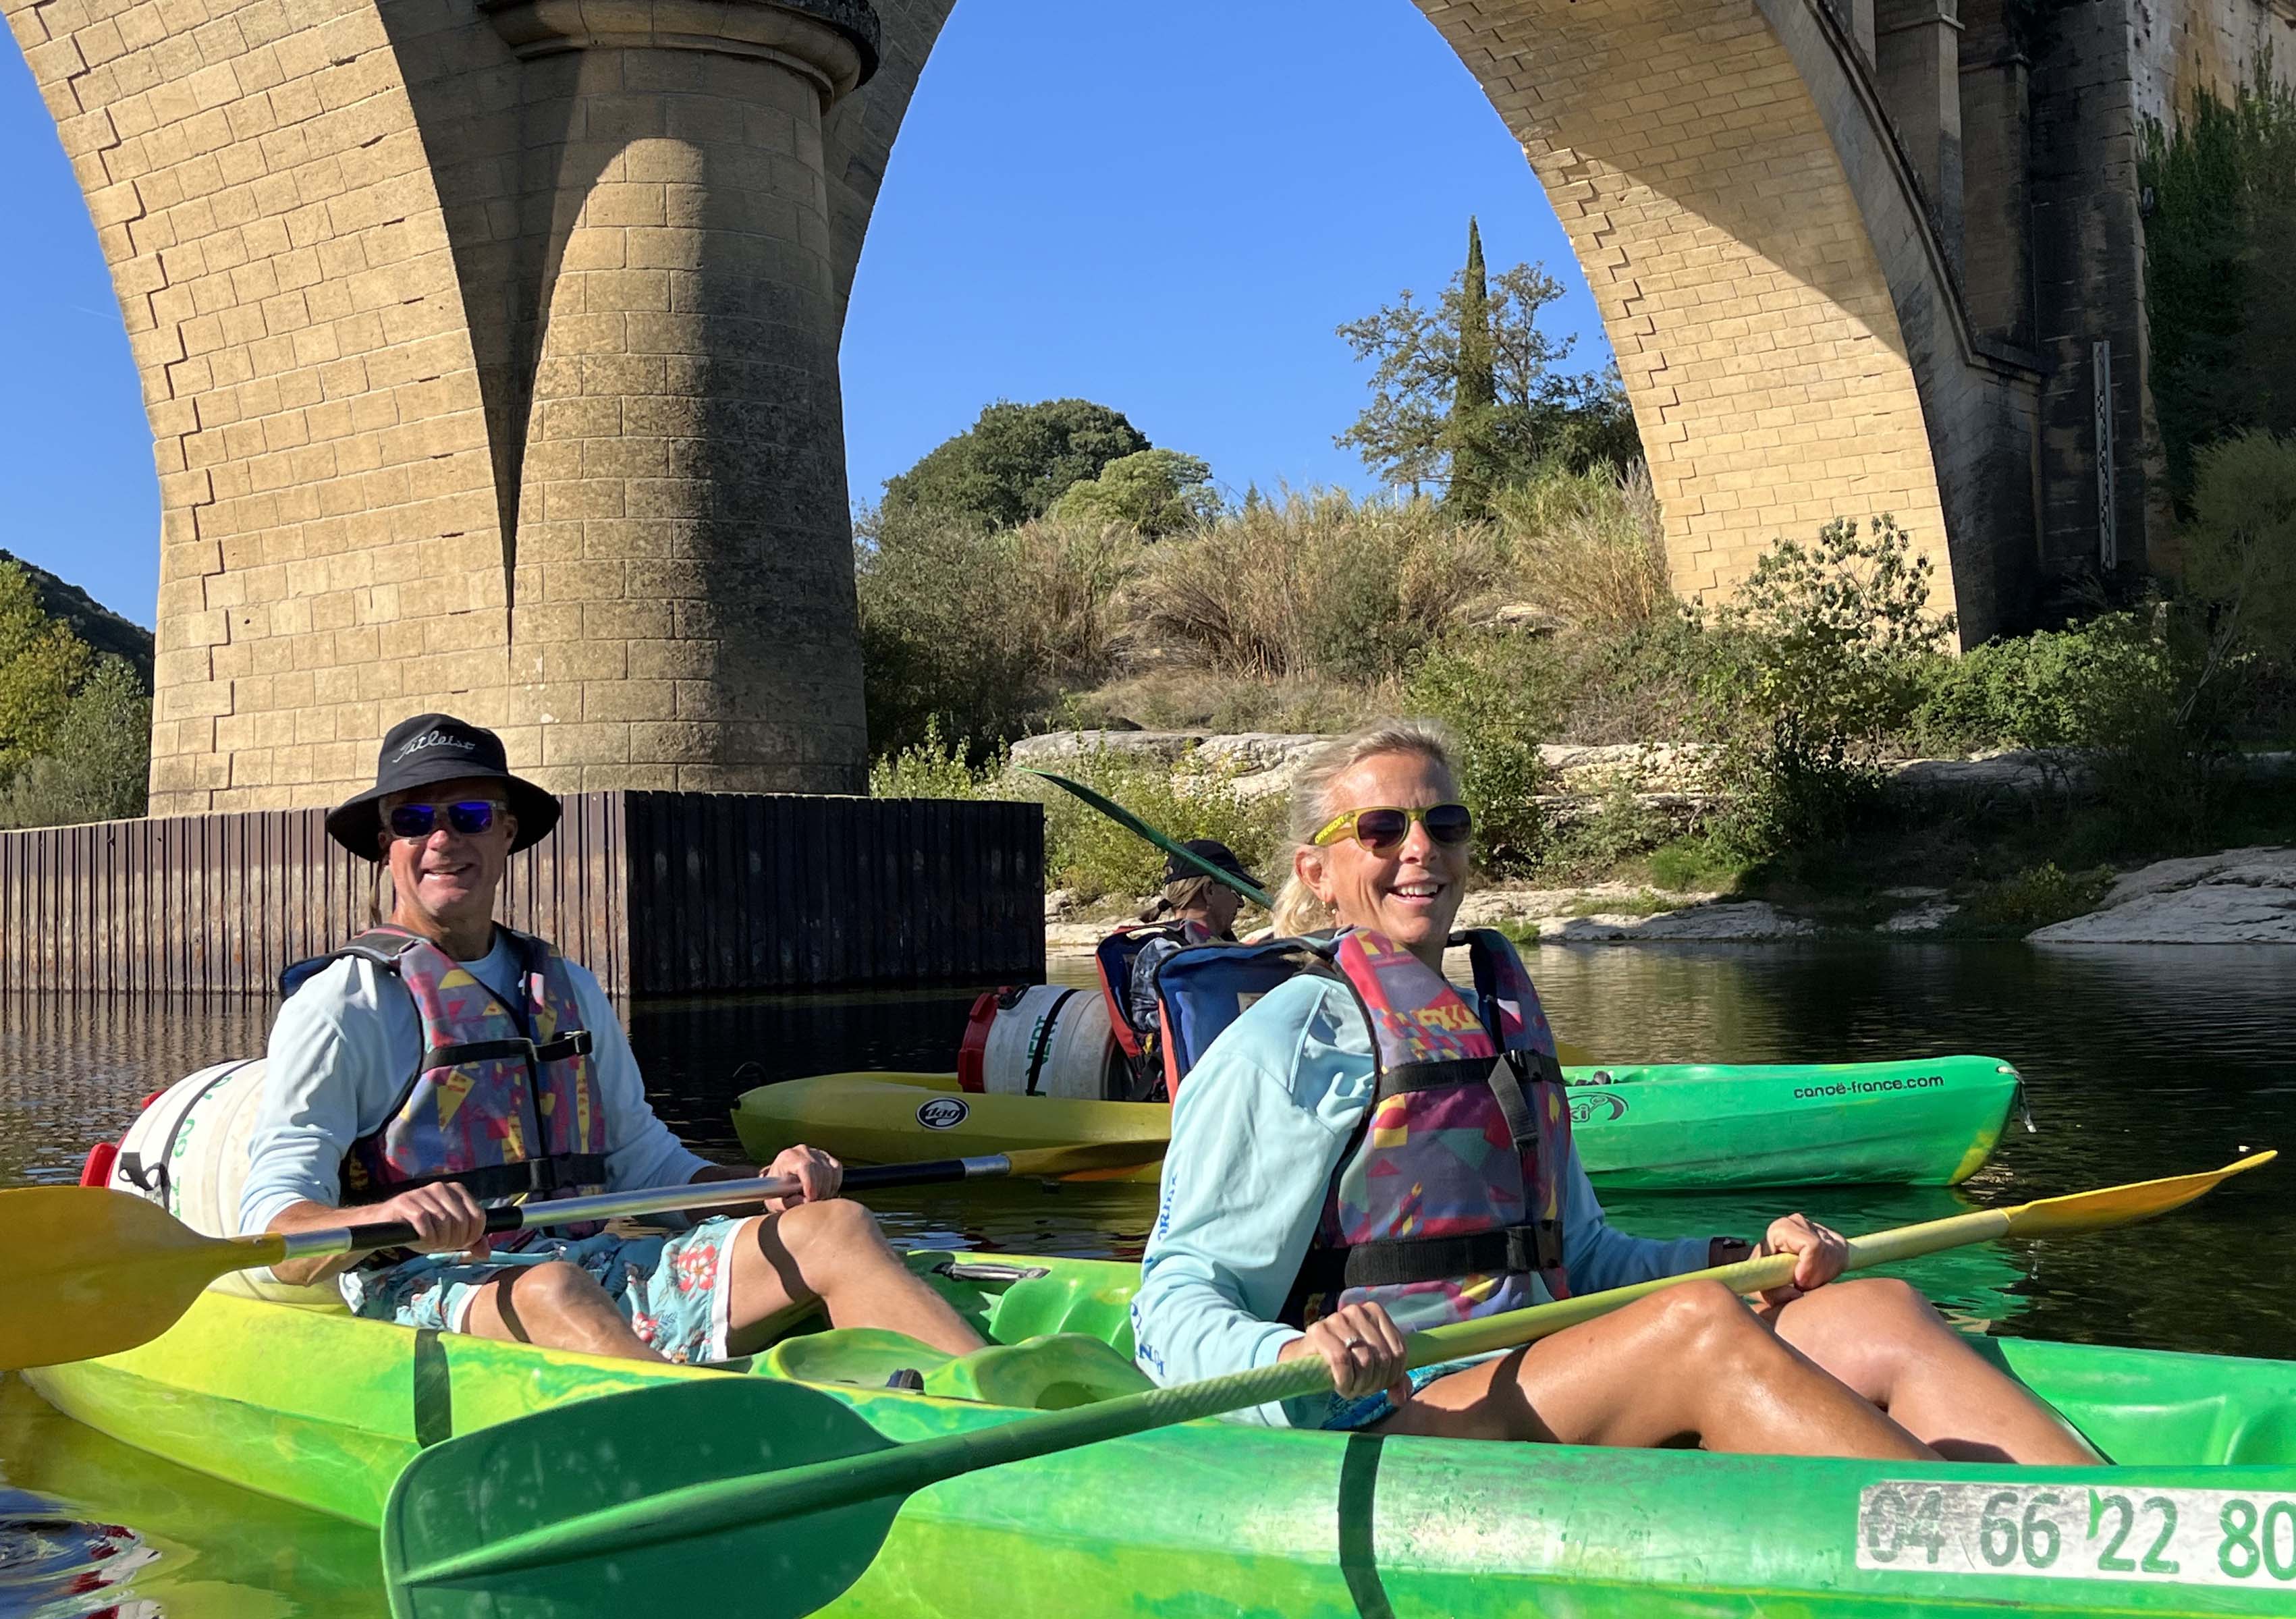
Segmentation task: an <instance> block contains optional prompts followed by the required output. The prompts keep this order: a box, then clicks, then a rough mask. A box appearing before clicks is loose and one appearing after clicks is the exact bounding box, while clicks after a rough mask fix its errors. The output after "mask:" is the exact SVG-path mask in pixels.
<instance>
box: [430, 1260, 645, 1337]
mask: <svg viewBox="0 0 2296 1619" xmlns="http://www.w3.org/2000/svg"><path fill="white" fill-rule="evenodd" d="M463 1330H464V1331H466V1332H472V1333H476V1334H477V1335H478V1336H479V1337H482V1338H515V1339H517V1340H518V1341H519V1342H521V1343H524V1344H539V1345H542V1347H544V1348H545V1349H578V1350H580V1351H581V1352H582V1353H585V1354H606V1355H619V1356H621V1357H623V1358H624V1359H626V1360H632V1361H659V1360H660V1359H661V1356H660V1355H659V1354H657V1353H654V1352H653V1350H652V1349H651V1348H649V1347H648V1346H647V1345H646V1344H645V1342H644V1340H643V1339H641V1338H640V1337H638V1335H637V1334H636V1333H635V1332H633V1331H631V1330H630V1324H629V1323H628V1322H627V1321H624V1320H623V1319H622V1312H621V1311H620V1310H619V1309H618V1308H616V1307H615V1304H614V1301H613V1300H612V1299H611V1298H608V1297H607V1296H606V1290H605V1289H604V1288H602V1287H600V1286H599V1285H598V1283H597V1281H596V1280H595V1279H594V1278H593V1277H592V1276H591V1274H590V1273H589V1272H588V1271H585V1270H584V1269H583V1268H582V1267H581V1266H579V1265H577V1264H569V1263H567V1262H566V1261H564V1260H562V1259H560V1260H553V1261H551V1262H550V1263H547V1264H539V1265H516V1266H512V1267H511V1268H510V1269H508V1270H506V1271H504V1273H503V1275H502V1277H501V1278H500V1280H496V1281H491V1282H488V1284H487V1285H486V1286H484V1287H482V1288H480V1289H479V1291H478V1294H477V1296H475V1297H473V1298H472V1299H471V1309H470V1313H469V1315H468V1316H466V1317H465V1318H464V1320H463Z"/></svg>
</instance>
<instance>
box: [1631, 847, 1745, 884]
mask: <svg viewBox="0 0 2296 1619" xmlns="http://www.w3.org/2000/svg"><path fill="white" fill-rule="evenodd" d="M1644 866H1645V867H1646V868H1647V869H1648V870H1649V871H1650V877H1651V880H1652V882H1654V883H1656V884H1657V885H1658V886H1659V887H1661V888H1670V889H1673V890H1674V891H1675V892H1677V893H1685V892H1695V893H1720V894H1727V893H1730V892H1732V891H1733V890H1734V889H1735V888H1736V887H1738V885H1739V883H1740V882H1741V881H1743V879H1744V878H1745V875H1746V864H1745V862H1744V861H1743V860H1741V859H1738V858H1736V857H1734V855H1733V854H1731V853H1730V852H1729V851H1728V850H1727V849H1726V848H1724V847H1723V846H1721V845H1719V844H1718V843H1716V842H1715V840H1714V839H1713V838H1710V837H1707V836H1704V835H1703V834H1693V835H1692V836H1690V837H1687V838H1676V839H1675V840H1674V841H1673V842H1671V843H1666V844H1661V845H1660V846H1658V847H1657V848H1655V849H1652V851H1651V852H1650V854H1649V856H1648V857H1647V858H1646V859H1645V860H1644Z"/></svg>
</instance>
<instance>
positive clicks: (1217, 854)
mask: <svg viewBox="0 0 2296 1619" xmlns="http://www.w3.org/2000/svg"><path fill="white" fill-rule="evenodd" d="M1181 847H1182V848H1184V849H1185V850H1187V851H1188V852H1189V853H1190V854H1201V855H1202V856H1203V857H1204V858H1205V859H1206V860H1208V861H1210V862H1211V863H1212V864H1214V865H1216V866H1218V868H1219V869H1220V870H1221V871H1228V872H1233V873H1234V875H1236V876H1238V877H1240V878H1242V879H1243V880H1244V881H1246V882H1248V883H1251V886H1252V887H1255V888H1257V887H1259V883H1258V882H1257V881H1255V880H1254V879H1253V878H1252V875H1251V872H1249V871H1245V870H1244V869H1243V862H1242V861H1241V860H1239V859H1237V858H1236V854H1235V851H1234V849H1231V848H1230V847H1228V846H1227V845H1226V844H1224V843H1222V842H1221V841H1220V840H1219V839H1218V838H1189V839H1188V840H1187V841H1186V842H1185V843H1183V844H1182V845H1181ZM1203 874H1204V871H1203V868H1202V867H1201V866H1199V865H1196V864H1194V863H1193V862H1190V861H1185V860H1182V859H1181V858H1180V857H1179V856H1178V855H1177V854H1168V855H1166V856H1165V857H1164V880H1165V881H1166V882H1167V883H1177V882H1185V881H1186V880H1187V879H1189V878H1191V877H1201V876H1202V875H1203Z"/></svg>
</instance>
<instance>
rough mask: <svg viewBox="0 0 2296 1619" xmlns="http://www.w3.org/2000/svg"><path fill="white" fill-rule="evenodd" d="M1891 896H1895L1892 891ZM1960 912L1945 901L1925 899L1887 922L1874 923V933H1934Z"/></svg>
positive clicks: (1954, 905)
mask: <svg viewBox="0 0 2296 1619" xmlns="http://www.w3.org/2000/svg"><path fill="white" fill-rule="evenodd" d="M1891 895H1892V897H1895V896H1896V895H1895V891H1894V890H1892V891H1891ZM1960 910H1961V907H1960V906H1959V905H1956V904H1951V903H1949V902H1948V901H1946V900H1942V899H1937V898H1930V899H1925V900H1923V901H1922V903H1921V904H1918V905H1908V906H1907V907H1906V908H1905V909H1904V910H1903V911H1900V912H1897V913H1896V914H1895V915H1894V916H1891V917H1890V919H1889V920H1887V921H1882V922H1876V923H1875V924H1874V932H1876V933H1935V932H1936V931H1937V930H1938V929H1939V928H1942V927H1944V926H1945V925H1946V923H1947V922H1948V921H1949V920H1952V918H1953V917H1954V916H1955V915H1956V913H1957V912H1959V911H1960Z"/></svg>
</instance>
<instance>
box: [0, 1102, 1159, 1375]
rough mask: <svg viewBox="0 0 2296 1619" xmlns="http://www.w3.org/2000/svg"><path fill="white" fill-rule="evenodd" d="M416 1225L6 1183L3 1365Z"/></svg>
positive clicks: (914, 1171)
mask: <svg viewBox="0 0 2296 1619" xmlns="http://www.w3.org/2000/svg"><path fill="white" fill-rule="evenodd" d="M1163 1156H1164V1143H1163V1142H1161V1141H1095V1142H1089V1143H1086V1144H1083V1145H1079V1146H1074V1147H1042V1148H1037V1149H1032V1150H1029V1151H1024V1152H1012V1153H993V1154H989V1155H988V1156H985V1157H973V1158H935V1159H932V1160H931V1161H929V1162H925V1163H920V1164H875V1165H867V1166H865V1167H861V1168H855V1169H849V1170H847V1171H846V1172H845V1175H844V1183H843V1185H842V1186H841V1187H840V1190H841V1191H843V1192H847V1193H851V1192H864V1191H870V1190H876V1189H879V1188H882V1187H891V1186H924V1185H930V1184H932V1183H934V1182H943V1181H973V1180H983V1179H996V1178H1001V1177H1005V1176H1011V1175H1062V1174H1072V1173H1078V1172H1081V1171H1088V1170H1103V1169H1128V1168H1134V1167H1136V1166H1138V1165H1142V1164H1148V1163H1152V1162H1154V1161H1155V1160H1156V1159H1158V1158H1160V1157H1163ZM796 1190H798V1183H797V1182H796V1181H794V1180H792V1179H789V1178H786V1177H782V1178H773V1179H764V1180H755V1181H702V1182H689V1183H688V1184H686V1185H684V1186H665V1187H659V1188H654V1189H652V1190H642V1191H627V1192H607V1193H603V1194H602V1195H601V1196H598V1197H594V1198H559V1199H556V1200H554V1201H552V1202H548V1203H535V1204H527V1205H521V1206H512V1207H509V1208H497V1209H492V1210H489V1211H488V1214H487V1231H488V1233H489V1234H496V1235H498V1234H500V1233H502V1232H505V1231H527V1230H529V1229H533V1228H536V1227H543V1226H553V1225H570V1224H574V1223H578V1222H582V1221H586V1220H617V1219H623V1218H627V1217H630V1216H634V1215H639V1214H667V1213H671V1212H674V1211H678V1210H708V1209H719V1208H728V1207H733V1206H741V1205H747V1204H755V1203H758V1202H761V1201H763V1200H764V1199H766V1198H785V1197H787V1196H789V1195H790V1194H791V1192H794V1191H796ZM414 1240H415V1235H414V1227H412V1226H410V1225H405V1224H401V1223H399V1222H391V1221H386V1222H379V1223H376V1224H373V1225H352V1226H341V1227H337V1228H334V1229H332V1230H328V1231H296V1232H293V1233H291V1234H290V1235H286V1236H273V1235H264V1236H259V1237H202V1236H201V1235H200V1234H199V1233H198V1232H197V1231H193V1230H192V1229H191V1227H189V1226H187V1225H185V1224H184V1223H183V1222H181V1221H179V1220H177V1219H176V1217H175V1216H174V1215H172V1214H168V1211H167V1210H165V1209H163V1208H161V1207H160V1206H159V1205H158V1204H156V1203H152V1202H149V1201H147V1200H146V1199H144V1198H138V1197H135V1196H133V1195H131V1194H129V1193H127V1192H119V1191H107V1190H102V1189H101V1188H97V1187H84V1186H33V1187H23V1188H19V1189H17V1190H12V1191H0V1299H5V1300H6V1301H7V1307H6V1308H5V1310H0V1371H16V1370H21V1369H22V1368H24V1367H27V1366H53V1365H55V1364H57V1363H58V1362H60V1361H85V1360H88V1359H90V1358H92V1357H94V1356H96V1355H106V1354H117V1353H119V1352H120V1351H121V1350H123V1349H133V1348H134V1347H135V1345H138V1344H143V1343H147V1342H149V1341H150V1340H151V1339H152V1338H155V1337H159V1336H160V1334H161V1333H163V1332H165V1331H166V1330H167V1329H168V1328H169V1327H172V1326H173V1325H175V1323H176V1318H177V1317H178V1316H180V1315H182V1314H183V1313H184V1311H186V1310H188V1309H190V1308H191V1307H192V1303H193V1300H194V1299H196V1298H198V1297H199V1296H200V1290H201V1288H205V1287H206V1286H207V1285H208V1284H209V1282H211V1281H213V1280H215V1279H216V1278H217V1277H218V1276H226V1275H229V1274H230V1273H231V1272H232V1271H249V1270H253V1269H255V1268H256V1267H257V1266H258V1265H275V1264H279V1263H283V1262H285V1261H287V1260H291V1259H309V1258H314V1257H317V1256H321V1255H334V1254H357V1253H367V1252H372V1251H373V1250H375V1249H377V1248H396V1247H406V1246H408V1245H410V1244H412V1243H413V1242H414Z"/></svg>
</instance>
